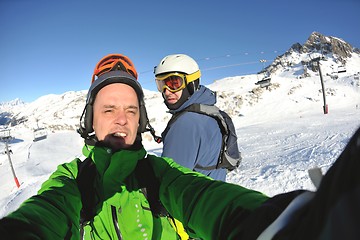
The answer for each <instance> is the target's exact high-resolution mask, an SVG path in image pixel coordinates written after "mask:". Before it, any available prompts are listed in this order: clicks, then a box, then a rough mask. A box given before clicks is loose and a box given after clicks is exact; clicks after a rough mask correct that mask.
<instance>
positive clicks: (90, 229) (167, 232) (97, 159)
mask: <svg viewBox="0 0 360 240" xmlns="http://www.w3.org/2000/svg"><path fill="white" fill-rule="evenodd" d="M83 154H84V156H85V157H90V158H91V159H92V160H93V161H94V163H95V165H96V170H97V174H96V179H95V181H94V183H93V184H94V186H93V187H94V188H95V189H96V190H95V192H96V195H97V198H98V204H97V207H96V213H97V215H96V216H95V218H94V220H93V221H91V222H89V223H88V224H87V225H85V226H84V239H125V240H126V239H144V240H145V239H170V240H171V239H179V236H178V235H177V233H176V231H175V229H174V228H173V227H172V226H171V224H170V221H171V219H168V217H155V216H153V215H152V212H151V210H150V206H149V202H148V200H147V199H146V197H145V195H144V194H143V193H142V191H141V189H139V187H138V186H137V185H138V181H137V179H136V177H135V174H134V173H133V171H134V169H135V167H136V164H137V162H138V160H141V159H144V158H145V155H146V151H145V150H144V149H143V148H142V149H140V150H137V151H133V150H121V151H118V152H115V153H112V152H111V150H110V149H107V148H103V147H89V146H84V148H83ZM79 161H80V160H79V159H75V160H73V161H72V162H70V163H65V164H62V165H60V166H58V168H57V170H56V171H55V172H54V173H53V174H52V175H51V176H50V178H49V179H48V180H47V181H46V182H44V183H43V184H42V186H41V189H40V190H39V191H38V194H37V195H35V196H33V197H31V198H29V199H28V200H26V201H25V202H24V203H23V204H22V205H21V206H20V208H19V209H18V210H16V211H14V212H13V213H11V214H9V215H8V216H6V217H5V218H3V219H2V220H0V234H1V236H2V237H4V235H5V236H6V235H7V234H8V235H9V239H80V226H79V220H80V211H81V208H82V202H81V195H80V192H79V188H78V185H77V182H76V178H77V175H78V170H79V169H78V164H79Z"/></svg>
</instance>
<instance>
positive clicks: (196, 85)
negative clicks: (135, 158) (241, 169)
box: [154, 54, 227, 181]
mask: <svg viewBox="0 0 360 240" xmlns="http://www.w3.org/2000/svg"><path fill="white" fill-rule="evenodd" d="M154 74H155V81H156V84H157V87H158V90H159V91H160V92H161V93H162V96H163V98H164V103H165V105H166V106H167V107H168V109H169V110H170V111H169V112H170V113H171V114H176V113H178V112H180V111H182V110H184V109H185V108H187V107H188V106H190V105H192V104H195V103H197V104H205V105H215V103H216V94H215V92H213V91H211V90H210V89H208V88H206V87H205V86H202V85H200V76H201V72H200V69H199V66H198V64H197V63H196V61H195V60H194V59H192V58H191V57H189V56H187V55H185V54H173V55H169V56H166V57H164V58H163V59H162V60H161V61H160V63H159V64H158V65H157V66H156V67H155V69H154ZM162 138H163V152H162V156H166V157H170V158H172V159H174V161H175V162H177V163H179V164H180V165H182V166H184V167H187V168H190V169H192V170H194V171H197V172H201V173H203V174H205V175H207V176H209V177H211V178H213V179H215V180H221V181H225V179H226V172H227V170H226V169H216V165H217V163H218V159H219V154H220V150H221V144H222V134H221V131H220V128H219V125H218V123H217V122H216V120H215V119H213V118H212V117H210V116H206V115H203V114H199V113H194V112H185V113H184V114H182V115H181V116H180V117H178V118H177V119H176V121H175V122H174V123H172V124H171V126H170V128H169V129H168V131H164V132H163V133H162Z"/></svg>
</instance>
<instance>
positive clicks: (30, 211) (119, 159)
mask: <svg viewBox="0 0 360 240" xmlns="http://www.w3.org/2000/svg"><path fill="white" fill-rule="evenodd" d="M81 122H82V124H81V127H80V130H79V133H80V134H81V136H82V137H83V138H84V139H85V143H86V144H85V146H84V147H83V154H84V158H83V159H81V160H80V159H75V160H73V161H72V162H70V163H65V164H62V165H60V166H59V167H58V168H57V170H56V171H55V172H54V173H53V174H52V175H51V176H50V178H49V179H48V180H47V181H46V182H44V183H43V184H42V186H41V189H40V190H39V191H38V194H37V195H35V196H33V197H31V198H30V199H28V200H26V201H25V202H24V203H23V204H22V205H21V206H20V208H19V209H18V210H16V211H14V212H13V213H10V214H9V215H8V216H6V217H5V218H3V219H2V220H0V238H1V239H3V238H4V239H7V238H6V237H5V236H8V239H80V238H84V239H179V238H180V236H179V235H178V234H177V232H176V231H175V228H174V227H172V225H171V221H173V219H172V218H171V217H170V216H169V215H168V214H167V212H166V211H164V209H163V208H162V206H161V204H160V203H159V201H158V200H157V199H158V195H157V196H155V198H154V197H152V196H154V194H153V192H156V188H155V190H153V189H152V188H153V187H154V186H153V185H154V184H151V183H150V184H149V182H148V181H147V182H145V181H144V176H146V175H147V174H149V172H150V173H151V171H152V169H151V166H150V165H148V164H146V162H148V161H147V159H148V158H149V157H150V156H147V153H146V151H145V150H144V148H143V146H142V143H141V133H143V132H144V131H146V128H147V126H148V118H147V114H146V109H145V104H144V94H143V91H142V88H141V86H140V84H139V83H138V81H137V72H136V70H135V68H134V66H133V63H132V62H131V60H130V59H129V58H127V57H126V56H123V55H120V54H110V55H107V56H105V57H104V58H103V59H101V60H100V62H99V63H98V64H97V65H96V67H95V71H94V75H93V79H92V84H91V87H90V89H89V92H88V94H87V100H86V106H85V109H84V112H83V115H82V117H81ZM140 162H141V163H142V164H139V163H140ZM144 162H145V163H144ZM156 197H157V198H156Z"/></svg>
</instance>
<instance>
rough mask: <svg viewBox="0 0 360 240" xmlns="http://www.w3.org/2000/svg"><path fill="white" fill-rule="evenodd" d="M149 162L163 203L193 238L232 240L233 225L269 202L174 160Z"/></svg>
mask: <svg viewBox="0 0 360 240" xmlns="http://www.w3.org/2000/svg"><path fill="white" fill-rule="evenodd" d="M149 159H150V161H151V163H152V165H153V168H154V171H155V175H156V176H157V178H158V179H159V180H160V200H161V202H162V203H163V205H164V206H165V208H166V209H167V210H168V211H169V213H170V214H171V215H172V216H173V217H174V218H176V219H178V220H179V221H181V222H182V223H183V224H184V226H185V227H186V228H187V230H188V232H189V234H190V235H191V236H192V237H200V238H202V239H231V237H232V236H233V235H234V234H236V229H235V230H234V229H233V227H234V224H235V223H236V224H241V222H243V221H244V220H245V219H246V218H247V217H248V216H249V214H250V213H251V212H252V211H253V210H255V209H256V208H258V207H259V206H260V205H261V204H262V203H264V202H265V201H266V200H267V199H269V198H268V197H267V196H265V195H264V194H262V193H260V192H257V191H253V190H249V189H246V188H243V187H241V186H238V185H234V184H230V183H224V182H221V181H215V180H211V179H210V178H208V177H206V176H204V175H202V174H200V173H196V172H193V171H191V170H189V169H187V168H184V167H181V166H180V165H178V164H176V163H175V162H174V161H172V160H171V159H168V158H159V157H155V156H151V157H150V158H149ZM164 159H165V160H164Z"/></svg>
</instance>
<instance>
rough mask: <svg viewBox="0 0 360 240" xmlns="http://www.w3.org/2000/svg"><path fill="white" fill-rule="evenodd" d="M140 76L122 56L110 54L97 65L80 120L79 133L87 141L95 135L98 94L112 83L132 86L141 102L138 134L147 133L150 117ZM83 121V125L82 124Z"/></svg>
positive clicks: (130, 62) (129, 61) (126, 58)
mask: <svg viewBox="0 0 360 240" xmlns="http://www.w3.org/2000/svg"><path fill="white" fill-rule="evenodd" d="M137 77H138V74H137V72H136V69H135V67H134V64H133V63H132V61H131V60H130V59H129V58H128V57H126V56H124V55H122V54H109V55H106V56H105V57H103V58H102V59H101V60H100V61H99V62H98V63H97V64H96V67H95V70H94V73H93V76H92V79H91V86H90V88H89V91H88V94H87V99H86V105H85V109H84V112H83V114H82V116H81V118H80V129H79V133H80V134H81V136H82V137H83V138H85V139H89V138H91V137H92V136H94V135H91V136H90V134H91V133H93V132H94V129H93V127H92V124H93V123H92V121H93V104H94V101H95V98H96V95H97V93H98V92H99V91H100V89H102V88H103V87H105V86H106V85H109V84H112V83H124V84H127V85H129V86H131V87H132V88H133V89H134V90H135V92H136V94H137V96H138V100H139V107H140V122H139V128H138V132H139V133H143V132H145V131H147V129H146V127H147V125H148V121H149V120H148V117H147V113H146V109H145V102H144V93H143V90H142V87H141V85H140V83H139V82H138V80H137ZM82 121H83V123H82Z"/></svg>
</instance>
